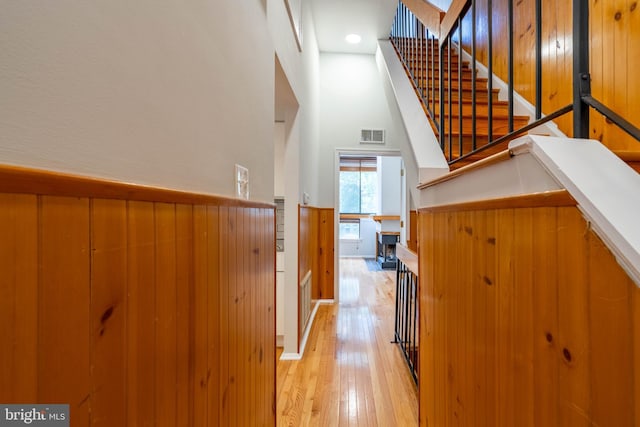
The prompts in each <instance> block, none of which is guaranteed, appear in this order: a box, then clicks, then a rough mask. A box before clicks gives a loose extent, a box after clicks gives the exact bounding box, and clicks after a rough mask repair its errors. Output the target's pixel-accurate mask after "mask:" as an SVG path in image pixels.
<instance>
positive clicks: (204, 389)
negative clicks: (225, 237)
mask: <svg viewBox="0 0 640 427" xmlns="http://www.w3.org/2000/svg"><path fill="white" fill-rule="evenodd" d="M211 209H216V211H217V207H212V208H211ZM207 211H208V208H207V206H202V205H198V206H194V207H193V239H194V240H193V241H194V246H193V280H194V283H193V305H192V306H191V307H192V308H191V312H192V314H193V342H192V351H193V364H194V390H193V410H192V412H193V424H194V426H209V425H212V424H213V423H211V422H210V421H209V418H208V417H209V412H211V413H217V411H218V401H217V399H214V398H213V397H212V399H211V400H209V394H211V395H212V396H213V394H214V393H213V392H217V390H218V384H217V382H216V381H210V375H211V374H212V373H213V374H217V372H218V366H217V363H212V364H211V365H210V364H209V354H210V353H209V342H210V338H209V332H210V331H209V316H211V317H212V318H214V316H217V315H218V310H217V307H218V301H216V300H215V299H214V300H213V303H212V302H211V301H210V299H209V292H212V293H213V289H210V288H211V287H210V286H209V283H208V280H209V268H211V269H214V268H216V267H217V264H218V263H217V261H218V260H217V257H216V258H213V260H214V262H210V261H209V260H210V259H211V258H209V242H210V241H211V240H213V241H215V242H216V243H217V236H218V229H217V225H218V223H217V221H215V222H213V223H214V224H215V228H214V230H215V234H214V235H213V236H211V234H210V232H211V227H210V223H209V216H208V212H207ZM213 281H214V282H215V283H219V282H218V277H217V276H216V277H214V279H213ZM208 307H215V308H216V309H212V310H209V309H208ZM214 319H215V320H213V321H212V322H211V323H212V324H219V320H218V319H217V317H216V318H214ZM212 335H213V334H212ZM213 353H217V352H211V354H213ZM211 368H214V369H215V371H214V372H211ZM216 378H217V375H216ZM216 420H217V417H216Z"/></svg>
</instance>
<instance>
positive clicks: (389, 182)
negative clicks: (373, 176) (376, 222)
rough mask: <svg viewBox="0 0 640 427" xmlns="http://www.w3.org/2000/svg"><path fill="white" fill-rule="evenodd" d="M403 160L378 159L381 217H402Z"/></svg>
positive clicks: (395, 158) (379, 210)
mask: <svg viewBox="0 0 640 427" xmlns="http://www.w3.org/2000/svg"><path fill="white" fill-rule="evenodd" d="M401 164H402V158H400V157H389V156H384V157H382V156H381V157H378V171H379V172H378V189H379V196H378V203H379V206H380V207H379V209H378V213H379V214H380V215H400V212H401V210H402V205H401V203H402V200H401V199H402V198H401V194H400V190H401V186H402V180H401V178H402V177H401V176H400V169H401Z"/></svg>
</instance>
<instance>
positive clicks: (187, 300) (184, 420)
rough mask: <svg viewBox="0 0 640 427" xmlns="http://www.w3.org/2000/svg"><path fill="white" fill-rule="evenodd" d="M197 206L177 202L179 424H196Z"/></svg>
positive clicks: (177, 391) (177, 411)
mask: <svg viewBox="0 0 640 427" xmlns="http://www.w3.org/2000/svg"><path fill="white" fill-rule="evenodd" d="M193 232H194V229H193V205H176V284H177V290H176V291H177V292H176V293H177V298H176V304H177V321H176V331H177V333H176V335H177V342H176V348H177V361H176V366H177V381H176V384H177V390H176V395H177V402H176V419H177V421H178V424H179V425H189V426H193V425H194V420H193V415H194V414H193V396H194V375H195V365H194V363H195V353H194V351H195V348H194V345H193V339H194V335H193V334H194V332H195V325H194V310H193V305H194V292H195V289H194V262H193V259H194V256H193V247H194V241H193Z"/></svg>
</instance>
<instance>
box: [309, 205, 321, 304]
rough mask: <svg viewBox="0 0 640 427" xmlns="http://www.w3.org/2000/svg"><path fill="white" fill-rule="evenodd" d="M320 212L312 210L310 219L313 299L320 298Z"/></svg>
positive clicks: (310, 261) (310, 260)
mask: <svg viewBox="0 0 640 427" xmlns="http://www.w3.org/2000/svg"><path fill="white" fill-rule="evenodd" d="M320 247H321V242H320V210H319V209H317V208H312V209H310V217H309V249H308V250H309V258H310V259H309V264H310V268H311V274H312V279H311V299H312V300H315V299H318V298H320V289H321V283H320V277H322V276H321V275H320Z"/></svg>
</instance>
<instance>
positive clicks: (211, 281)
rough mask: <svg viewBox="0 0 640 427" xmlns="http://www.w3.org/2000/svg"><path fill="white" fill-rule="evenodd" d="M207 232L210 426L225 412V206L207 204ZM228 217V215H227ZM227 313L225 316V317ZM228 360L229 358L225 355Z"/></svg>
mask: <svg viewBox="0 0 640 427" xmlns="http://www.w3.org/2000/svg"><path fill="white" fill-rule="evenodd" d="M204 209H206V224H205V226H206V228H205V229H204V231H205V233H206V239H205V247H202V246H200V247H201V248H202V249H203V250H204V256H201V257H200V258H202V259H204V262H205V263H206V264H205V266H204V268H205V269H206V281H205V283H204V284H203V285H204V289H201V292H199V294H200V295H202V296H203V298H204V300H205V304H204V305H203V306H201V307H200V310H202V309H204V310H205V313H201V312H199V313H200V316H202V320H203V321H204V322H205V324H204V325H203V327H204V328H206V329H205V330H206V340H205V342H206V345H205V348H206V354H205V356H206V359H205V367H206V368H207V369H206V371H205V372H203V375H204V377H202V380H201V381H202V383H201V387H204V388H206V399H207V400H206V403H207V406H208V408H207V417H208V418H207V421H208V424H207V425H208V426H210V427H212V426H215V425H220V423H221V418H220V417H221V414H222V407H223V402H222V396H223V394H222V393H221V387H222V364H221V361H222V360H223V358H224V357H226V356H227V353H226V352H227V349H226V348H223V347H222V342H221V336H222V334H225V333H226V334H229V333H231V332H230V331H229V329H228V328H229V323H228V317H227V316H228V313H229V311H228V303H227V302H226V301H225V303H224V304H223V303H222V301H223V300H222V295H223V293H224V294H225V295H226V296H227V297H228V294H229V288H228V284H229V276H228V271H229V270H228V268H227V266H226V265H225V264H224V263H223V257H222V254H224V253H225V251H226V248H225V247H224V246H223V245H222V243H221V238H220V236H221V235H222V231H221V230H222V227H223V224H224V227H227V226H228V222H223V219H222V215H221V211H222V210H224V208H221V207H218V206H206V208H204ZM225 219H226V221H228V215H227V217H225ZM223 313H224V315H225V317H223ZM224 360H227V359H224Z"/></svg>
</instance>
